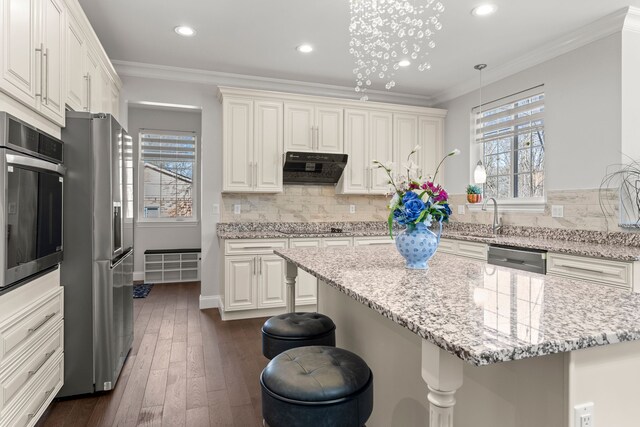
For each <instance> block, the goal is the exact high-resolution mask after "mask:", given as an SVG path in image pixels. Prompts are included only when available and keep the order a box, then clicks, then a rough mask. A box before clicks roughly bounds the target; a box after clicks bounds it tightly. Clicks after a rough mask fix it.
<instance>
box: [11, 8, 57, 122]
mask: <svg viewBox="0 0 640 427" xmlns="http://www.w3.org/2000/svg"><path fill="white" fill-rule="evenodd" d="M0 13H2V17H1V19H2V29H1V30H0V48H1V49H2V55H0V70H1V73H2V76H1V78H0V90H2V91H3V92H5V93H6V94H8V95H10V96H11V97H13V98H15V99H16V100H18V101H20V102H22V103H23V104H25V105H27V106H28V107H30V108H32V109H33V110H35V111H37V112H39V113H40V114H41V115H43V116H45V117H46V118H48V119H50V120H51V121H52V122H54V123H56V124H58V125H60V126H63V125H64V96H63V93H64V87H65V82H64V77H63V73H64V69H65V68H64V64H65V62H66V61H65V47H66V46H65V36H66V29H65V26H66V11H65V8H64V5H63V3H61V1H60V0H0Z"/></svg>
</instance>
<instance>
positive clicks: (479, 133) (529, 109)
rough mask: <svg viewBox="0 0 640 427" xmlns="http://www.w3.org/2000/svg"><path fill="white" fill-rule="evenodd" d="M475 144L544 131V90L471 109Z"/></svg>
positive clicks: (527, 92) (535, 89) (524, 93)
mask: <svg viewBox="0 0 640 427" xmlns="http://www.w3.org/2000/svg"><path fill="white" fill-rule="evenodd" d="M474 114H475V141H476V142H478V143H486V142H491V141H497V140H502V139H507V138H514V137H517V136H518V135H522V134H529V133H532V132H538V131H542V130H544V87H543V86H538V87H536V88H533V89H530V90H528V91H525V92H521V93H518V94H516V95H512V96H510V97H507V98H504V99H501V100H498V101H494V102H491V103H488V104H486V105H483V106H482V112H481V113H480V107H476V108H474Z"/></svg>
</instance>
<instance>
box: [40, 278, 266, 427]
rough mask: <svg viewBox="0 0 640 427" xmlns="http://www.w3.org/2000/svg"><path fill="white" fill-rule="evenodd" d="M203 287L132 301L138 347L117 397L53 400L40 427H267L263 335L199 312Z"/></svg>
mask: <svg viewBox="0 0 640 427" xmlns="http://www.w3.org/2000/svg"><path fill="white" fill-rule="evenodd" d="M199 294H200V285H199V284H198V283H189V284H170V285H164V284H163V285H156V286H154V287H153V290H152V291H151V293H150V294H149V296H148V297H147V298H145V299H136V300H134V316H135V339H134V343H133V349H132V350H131V353H130V355H129V358H128V360H127V362H126V363H125V365H124V368H123V371H122V374H121V375H120V378H119V380H118V383H117V384H116V387H115V389H114V390H112V391H111V392H108V393H103V394H100V395H97V396H87V397H82V398H79V399H68V400H55V401H54V402H53V403H52V404H51V405H50V406H49V408H48V409H47V411H46V412H45V414H44V416H43V417H42V418H41V420H40V421H39V422H38V424H37V426H38V427H62V426H78V427H79V426H104V427H107V426H171V427H178V426H188V427H198V426H225V427H254V426H255V427H258V426H262V416H261V403H260V384H259V376H260V372H261V371H262V369H263V368H264V367H265V366H266V364H267V363H268V360H267V359H266V358H264V357H263V356H262V351H261V336H260V327H261V325H262V323H263V322H264V320H265V319H250V320H237V321H228V322H223V321H222V320H220V315H219V314H218V310H217V309H210V310H204V311H201V310H200V309H199V308H198V297H199Z"/></svg>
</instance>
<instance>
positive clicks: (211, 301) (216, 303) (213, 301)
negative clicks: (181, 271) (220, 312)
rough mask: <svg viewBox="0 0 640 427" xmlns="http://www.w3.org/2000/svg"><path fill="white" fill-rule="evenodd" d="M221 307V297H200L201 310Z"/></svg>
mask: <svg viewBox="0 0 640 427" xmlns="http://www.w3.org/2000/svg"><path fill="white" fill-rule="evenodd" d="M217 307H220V295H200V310H204V309H205V308H217Z"/></svg>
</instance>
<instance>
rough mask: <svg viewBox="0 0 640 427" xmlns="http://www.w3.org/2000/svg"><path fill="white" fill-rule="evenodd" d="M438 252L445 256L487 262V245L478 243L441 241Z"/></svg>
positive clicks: (443, 239)
mask: <svg viewBox="0 0 640 427" xmlns="http://www.w3.org/2000/svg"><path fill="white" fill-rule="evenodd" d="M438 252H442V253H445V254H453V255H460V256H464V257H467V258H474V259H480V260H483V261H486V260H487V244H486V243H478V242H467V241H464V240H454V239H445V238H442V239H440V244H439V245H438Z"/></svg>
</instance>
